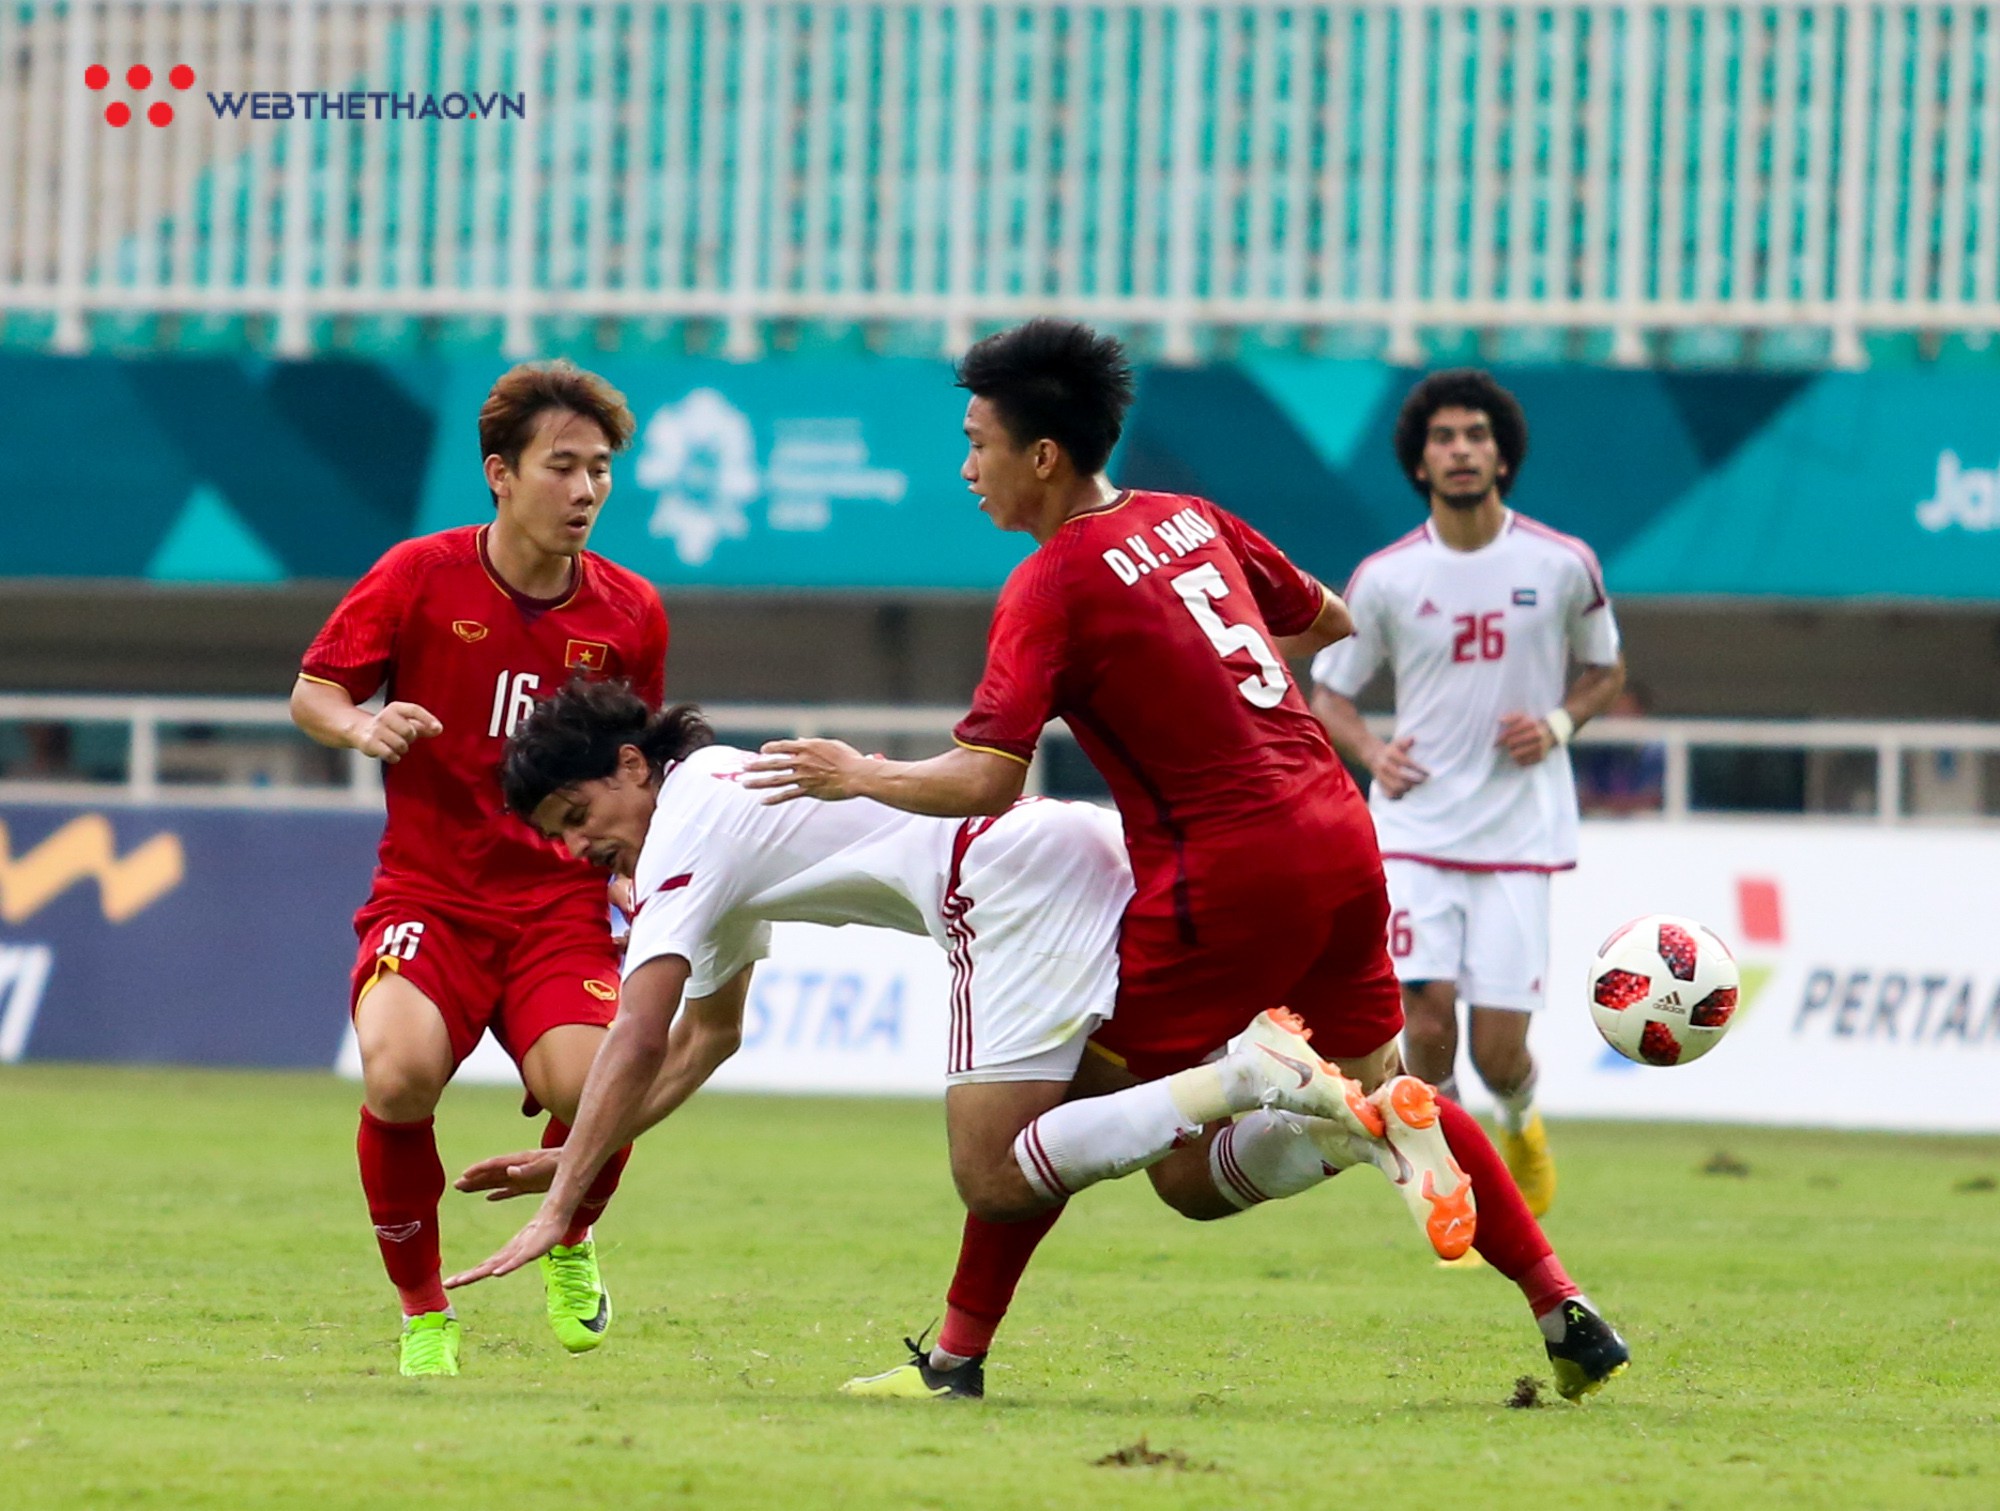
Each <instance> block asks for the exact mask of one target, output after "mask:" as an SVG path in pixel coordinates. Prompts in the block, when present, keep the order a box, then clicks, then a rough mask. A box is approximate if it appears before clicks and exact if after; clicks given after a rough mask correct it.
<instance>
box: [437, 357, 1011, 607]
mask: <svg viewBox="0 0 2000 1511" xmlns="http://www.w3.org/2000/svg"><path fill="white" fill-rule="evenodd" d="M578 360H579V361H581V362H583V363H585V365H588V366H590V367H592V368H594V369H595V370H597V371H599V372H602V373H603V374H604V376H605V377H607V378H608V379H610V380H611V382H613V383H614V384H616V385H617V386H618V387H619V388H620V389H621V390H622V391H623V392H624V394H625V395H626V399H627V402H628V403H629V404H630V405H631V408H632V413H633V416H634V418H635V420H636V421H637V425H638V431H637V434H636V435H635V436H634V438H633V442H632V446H631V449H630V450H629V451H628V452H626V453H625V454H624V455H623V456H621V457H619V458H618V459H617V460H616V462H615V463H614V464H613V473H612V479H613V491H612V495H611V501H610V504H609V505H608V507H607V508H606V509H605V511H604V513H603V515H602V516H601V517H600V518H599V521H598V525H597V530H596V532H595V533H594V534H593V535H592V537H591V548H592V549H593V550H596V551H601V552H602V553H603V554H605V555H606V556H608V557H610V558H611V559H612V560H614V561H616V562H618V563H619V564H621V565H622V566H626V567H629V568H631V569H632V570H633V571H635V572H638V573H640V574H641V575H642V576H644V577H646V578H648V579H650V580H651V581H653V582H657V583H662V584H669V585H673V584H678V585H685V586H714V587H765V588H769V587H777V588H786V587H806V588H829V589H845V588H862V589H878V588H943V589H965V590H979V591H989V592H990V591H991V590H992V589H993V588H994V587H995V586H997V585H998V584H999V583H1000V582H1002V581H1004V580H1005V578H1006V576H1007V574H1008V573H1009V572H1010V571H1012V570H1013V568H1014V566H1015V565H1016V564H1017V563H1018V562H1019V561H1020V560H1021V558H1022V557H1024V556H1025V555H1026V554H1027V552H1028V548H1029V546H1030V544H1031V543H1030V542H1029V541H1028V540H1027V538H1026V537H1024V536H1020V535H1008V534H1004V533H1003V532H1001V531H999V530H996V529H995V528H994V527H993V525H992V524H991V523H990V522H989V521H988V520H987V519H986V517H985V516H984V515H983V514H981V513H980V512H979V506H978V500H977V499H976V498H974V497H973V495H972V494H971V493H970V492H969V491H967V489H966V486H965V482H964V480H963V479H962V478H961V477H960V476H959V468H960V466H961V465H962V464H963V462H964V460H965V437H964V434H963V432H962V430H961V428H960V426H961V424H962V421H963V419H964V413H965V400H966V396H965V393H964V391H963V390H961V389H958V388H955V387H954V386H953V375H952V370H951V367H950V365H949V364H947V363H943V362H931V361H918V360H909V359H897V358H867V359H852V360H849V359H842V358H826V359H817V358H795V359H790V360H787V361H782V362H761V363H750V364H738V363H727V362H721V361H710V360H706V359H687V360H681V361H673V362H660V361H646V360H640V361H630V360H627V361H616V360H612V361H607V360H604V359H602V358H597V357H594V356H593V355H592V354H590V353H580V354H578ZM493 377H494V371H493V369H492V368H491V367H490V366H487V365H482V364H478V363H470V362H466V363H455V364H453V370H452V378H451V383H450V388H449V391H448V392H447V394H446V395H445V397H444V400H443V402H442V403H441V405H440V407H439V427H440V433H441V434H446V435H449V434H453V433H463V434H470V433H472V432H473V431H474V430H475V428H476V425H477V415H478V411H479V404H480V401H481V400H482V399H483V398H484V397H485V393H486V388H487V385H489V384H490V383H491V382H492V379H493ZM491 517H492V505H491V503H490V502H489V501H488V499H487V497H486V493H485V489H484V486H483V484H482V483H481V481H480V478H479V475H478V473H477V471H476V470H475V469H473V468H471V467H469V466H467V465H466V464H465V461H464V457H463V454H462V452H461V451H460V450H459V449H457V448H454V447H438V448H436V449H435V450H434V452H433V455H432V458H431V465H430V469H429V473H428V476H427V478H426V481H425V487H424V494H423V503H422V506H421V508H420V509H419V514H418V519H417V521H416V525H415V529H414V530H413V532H412V533H418V534H421V533H423V532H425V531H428V530H438V529H444V528H446V527H448V526H451V525H458V524H470V523H477V522H481V521H483V520H485V519H489V518H491Z"/></svg>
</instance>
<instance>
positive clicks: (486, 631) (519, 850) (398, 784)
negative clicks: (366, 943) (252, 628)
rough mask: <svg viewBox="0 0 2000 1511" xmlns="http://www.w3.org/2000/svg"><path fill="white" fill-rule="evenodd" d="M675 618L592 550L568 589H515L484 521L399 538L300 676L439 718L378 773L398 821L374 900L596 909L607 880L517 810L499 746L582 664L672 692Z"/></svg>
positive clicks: (341, 610)
mask: <svg viewBox="0 0 2000 1511" xmlns="http://www.w3.org/2000/svg"><path fill="white" fill-rule="evenodd" d="M666 656H667V615H666V610H665V609H663V608H662V607H661V606H660V595H659V594H658V593H656V592H655V591H654V590H653V588H652V585H651V584H650V583H648V582H647V581H646V580H645V579H644V578H642V577H639V576H637V575H636V574H635V573H632V572H628V571H626V570H625V569H624V568H623V567H620V566H617V565H615V564H614V563H612V562H609V561H606V560H605V559H604V558H603V557H601V556H598V555H595V554H594V553H591V552H585V553H584V554H583V555H582V556H580V557H578V558H577V570H576V576H575V579H574V581H573V582H572V584H571V588H570V591H569V592H568V593H567V594H566V595H564V596H563V597H562V598H559V599H554V600H550V601H541V600H537V599H532V598H527V597H524V596H523V595H521V594H519V593H516V592H515V591H514V590H513V589H512V588H510V587H508V586H507V584H506V583H505V582H503V581H502V580H501V578H500V576H499V575H498V574H497V573H496V572H494V571H493V569H492V566H491V564H490V563H489V562H488V561H487V559H486V532H485V528H484V527H483V526H472V525H467V526H464V527H462V528H460V529H456V530H445V531H442V532H441V533H439V534H436V535H424V536H419V537H418V538H417V539H415V540H407V541H404V542H403V543H402V544H401V545H399V546H397V547H395V548H394V549H393V550H391V551H390V552H389V553H388V554H387V555H385V556H384V557H383V558H382V559H381V560H380V561H378V562H377V563H375V565H374V566H373V567H372V568H371V569H370V570H369V572H368V575H367V576H366V577H363V578H362V579H361V581H359V582H358V583H356V584H355V585H354V587H353V590H352V591H350V592H349V593H348V595H347V596H346V597H345V598H343V599H342V600H341V601H340V606H339V607H338V608H336V609H335V610H334V611H333V617H332V618H330V619H328V620H327V622H326V625H325V626H324V628H322V629H321V630H320V632H319V635H318V637H317V638H316V639H315V640H314V641H313V643H312V647H311V649H309V650H308V651H307V652H306V655H305V662H304V665H303V667H302V671H303V674H304V675H305V676H307V677H311V678H314V679H316V680H318V681H322V682H330V683H333V684H334V685H335V686H338V687H342V688H345V689H346V690H347V694H348V696H349V697H351V698H353V699H354V700H355V701H356V702H357V703H358V702H360V701H361V700H362V699H364V698H367V697H368V696H370V695H371V694H372V693H374V692H375V690H376V689H377V688H383V689H385V693H384V696H385V697H386V698H387V699H388V700H389V701H391V702H396V701H401V702H406V703H416V704H419V705H421V706H422V707H424V708H426V709H428V710H430V712H431V713H433V714H435V715H436V716H437V718H438V722H439V723H441V724H443V725H444V733H443V734H441V735H436V736H434V737H432V738H431V739H428V740H419V741H417V742H416V743H415V744H414V745H412V746H411V747H410V752H409V754H408V755H406V756H404V757H403V758H402V760H400V761H398V762H397V763H396V764H395V765H393V766H384V767H383V769H382V781H383V786H384V788H385V789H386V792H387V796H388V807H389V820H388V823H387V825H386V826H385V827H384V828H383V831H382V848H381V852H380V863H379V866H378V868H377V870H376V873H375V892H376V894H377V895H379V894H381V893H382V892H384V891H396V892H400V893H404V894H407V895H411V896H414V897H418V898H421V899H426V900H430V901H435V902H438V903H440V904H443V905H446V906H452V905H456V906H458V907H461V908H463V907H465V906H467V905H473V906H476V907H478V908H479V909H480V910H481V911H493V910H498V911H501V912H503V913H528V912H535V911H540V910H541V909H543V908H546V907H549V906H551V905H553V904H555V903H557V902H560V901H563V900H565V899H567V898H569V897H572V896H575V895H577V894H580V893H595V894H596V895H597V897H598V899H599V900H600V901H601V900H602V895H603V890H604V884H605V874H604V873H603V872H602V871H600V870H597V869H596V868H595V867H592V866H589V865H586V864H585V863H583V862H582V861H579V860H575V859H573V858H571V857H570V856H569V855H568V854H566V853H565V852H564V851H563V850H562V848H561V847H560V846H556V845H552V844H551V843H550V842H549V841H548V840H546V839H544V838H542V837H541V836H539V835H537V834H536V833H535V831H534V830H533V829H531V828H530V827H529V826H528V825H527V824H525V823H523V822H522V821H521V820H520V819H518V818H515V817H513V816H512V815H511V814H509V813H507V811H506V805H505V803H504V802H503V801H502V800H501V796H500V770H499V768H500V753H501V750H502V748H503V747H504V746H505V743H506V739H507V735H508V733H509V732H510V731H511V730H512V729H513V727H514V726H515V725H516V724H517V723H519V722H520V720H521V718H522V716H523V715H524V714H526V713H527V711H528V709H529V708H530V707H531V706H532V705H533V702H534V700H535V699H536V698H537V697H544V696H547V695H548V694H550V693H552V692H554V691H555V690H556V689H557V688H559V687H561V686H562V684H563V683H564V682H566V681H567V680H568V679H569V678H570V677H571V676H572V675H574V674H575V671H576V670H577V669H579V668H581V669H583V670H586V671H589V672H592V673H598V674H601V675H604V676H611V677H625V678H628V679H629V680H630V681H631V683H632V686H633V689H634V690H635V691H636V692H637V693H638V694H639V696H640V697H642V698H644V699H645V700H646V702H647V703H648V704H649V705H651V706H653V707H658V706H659V703H660V699H661V697H662V696H663V694H664V690H665V680H666Z"/></svg>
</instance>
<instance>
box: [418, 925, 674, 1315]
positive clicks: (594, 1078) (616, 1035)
mask: <svg viewBox="0 0 2000 1511" xmlns="http://www.w3.org/2000/svg"><path fill="white" fill-rule="evenodd" d="M687 980H688V962H687V961H686V960H684V959H683V958H682V957H681V956H679V955H662V956H660V957H659V958H658V959H655V960H649V961H647V962H646V963H645V964H644V965H643V966H641V967H640V968H639V969H638V970H636V971H634V972H633V973H632V974H631V975H630V976H628V977H626V979H625V985H624V989H623V990H622V991H621V992H620V994H619V1003H618V1017H617V1020H616V1021H615V1022H614V1023H612V1025H611V1031H610V1032H609V1033H607V1034H606V1035H605V1036H604V1043H603V1045H602V1046H601V1047H600V1048H599V1049H598V1051H597V1058H596V1059H595V1060H594V1061H593V1062H592V1063H591V1067H590V1075H589V1076H588V1078H586V1079H585V1081H584V1083H583V1100H582V1102H581V1104H580V1105H579V1106H578V1108H577V1110H576V1122H575V1124H574V1125H573V1126H572V1127H571V1129H570V1134H569V1138H568V1139H567V1140H566V1141H565V1142H564V1144H563V1148H562V1160H561V1163H560V1165H559V1167H558V1169H557V1171H556V1178H555V1184H553V1185H552V1186H550V1187H549V1194H548V1195H547V1196H545V1197H544V1198H543V1199H542V1205H541V1208H540V1209H539V1210H538V1211H537V1212H536V1213H535V1215H534V1217H533V1218H531V1219H530V1220H529V1222H528V1224H527V1226H526V1227H524V1228H522V1229H521V1231H520V1232H519V1233H516V1234H515V1235H514V1237H513V1238H512V1240H510V1241H509V1242H508V1243H507V1245H506V1246H505V1247H504V1248H502V1249H501V1250H500V1251H499V1252H498V1253H496V1254H495V1255H494V1256H493V1257H492V1258H491V1259H488V1260H487V1261H486V1262H485V1263H484V1264H480V1265H475V1266H474V1267H473V1268H471V1269H469V1270H466V1271H464V1272H463V1273H461V1274H457V1275H454V1276H452V1277H451V1278H450V1279H449V1280H447V1281H446V1282H445V1286H446V1287H447V1288H451V1287H456V1286H462V1285H471V1284H472V1283H473V1282H474V1281H477V1280H484V1279H486V1278H487V1277H488V1276H491V1275H507V1274H511V1273H512V1272H513V1271H515V1270H518V1269H520V1268H521V1266H522V1265H525V1264H529V1263H532V1262H533V1261H534V1260H537V1259H539V1258H541V1257H542V1255H544V1254H546V1253H548V1252H549V1250H550V1249H552V1248H554V1247H555V1246H556V1245H557V1244H558V1243H560V1242H562V1236H563V1232H564V1230H565V1229H566V1228H568V1226H569V1223H570V1219H571V1218H573V1217H574V1216H575V1215H576V1210H577V1208H578V1207H579V1206H580V1205H581V1204H582V1202H583V1198H584V1194H585V1192H587V1191H588V1190H589V1189H590V1183H591V1182H592V1181H593V1180H595V1179H596V1178H597V1172H598V1171H599V1170H601V1169H603V1168H604V1162H605V1161H606V1160H608V1159H610V1158H611V1156H612V1154H613V1153H614V1152H615V1151H617V1150H618V1149H620V1148H622V1147H623V1146H624V1145H626V1144H628V1143H630V1142H631V1141H632V1138H633V1135H634V1134H635V1132H636V1131H637V1129H638V1128H639V1126H640V1122H639V1120H640V1114H641V1112H642V1111H643V1109H644V1107H645V1102H646V1096H647V1093H648V1092H649V1091H650V1090H651V1089H652V1085H653V1082H654V1081H655V1080H656V1079H657V1078H658V1076H659V1074H660V1067H661V1066H662V1065H664V1064H665V1063H666V1058H667V1049H668V1038H669V1035H670V1033H671V1029H672V1025H673V1020H674V1013H675V1011H676V1010H677V1009H678V1008H679V1006H680V1002H681V993H682V991H683V990H685V989H686V987H687Z"/></svg>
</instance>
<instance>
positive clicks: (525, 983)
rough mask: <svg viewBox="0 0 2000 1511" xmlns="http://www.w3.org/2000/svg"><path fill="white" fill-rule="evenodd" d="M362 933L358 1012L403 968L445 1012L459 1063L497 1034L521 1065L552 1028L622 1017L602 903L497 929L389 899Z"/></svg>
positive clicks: (358, 926)
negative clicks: (487, 1034)
mask: <svg viewBox="0 0 2000 1511" xmlns="http://www.w3.org/2000/svg"><path fill="white" fill-rule="evenodd" d="M354 932H355V934H356V935H357V936H358V937H359V939H360V942H361V943H360V949H359V951H358V952H357V954H356V955H355V957H354V975H353V978H352V986H351V991H350V994H349V997H348V1001H349V1010H350V1011H352V1010H353V1008H354V1007H356V1006H359V1005H360V1002H361V998H362V997H363V996H364V995H365V994H366V993H367V991H368V989H369V987H371V986H373V985H374V984H375V982H376V981H377V980H378V979H380V977H381V975H382V973H383V972H385V971H394V972H395V973H396V974H397V975H399V976H401V977H402V978H403V979H404V980H406V981H408V982H409V983H410V984H411V985H412V986H414V987H415V988H416V989H417V990H418V991H420V992H422V993H423V994H424V995H425V996H426V997H428V998H430V1000H431V1001H432V1002H433V1003H435V1004H436V1006H437V1010H438V1012H439V1013H441V1014H442V1015H443V1017H444V1026H445V1029H446V1031H447V1032H448V1033H449V1034H450V1035H451V1057H452V1064H453V1065H454V1066H457V1065H459V1064H461V1063H463V1062H464V1060H465V1057H466V1056H467V1055H469V1054H471V1053H472V1051H473V1047H474V1046H475V1045H477V1044H478V1043H479V1036H480V1034H481V1033H482V1032H484V1031H485V1030H486V1029H489V1028H490V1029H492V1030H493V1037H494V1038H496V1039H498V1040H499V1041H500V1044H501V1047H502V1048H504V1049H505V1050H506V1051H507V1053H508V1054H509V1055H511V1056H513V1059H514V1063H515V1064H517V1065H518V1064H519V1063H520V1061H521V1057H522V1056H523V1055H525V1054H526V1053H527V1052H528V1051H529V1049H531V1048H532V1047H533V1046H534V1043H535V1041H536V1040H537V1039H539V1038H541V1036H542V1035H543V1034H545V1033H547V1032H548V1031H549V1030H550V1029H552V1028H558V1027H561V1026H562V1025H564V1024H568V1023H589V1024H594V1025H596V1026H597V1027H600V1028H602V1027H604V1026H606V1025H608V1024H609V1023H610V1022H611V1020H612V1018H613V1017H614V1016H615V1015H616V1014H617V1012H618V977H619V961H618V951H617V950H616V949H615V948H614V947H613V946H612V943H611V926H610V924H609V922H608V921H607V919H606V917H605V914H604V910H603V908H602V906H601V905H592V906H589V907H578V906H574V905H570V906H565V907H561V908H558V909H557V910H556V911H555V912H553V913H552V914H551V915H549V916H548V917H546V918H540V919H536V920H535V921H534V922H533V923H531V924H528V925H525V926H523V925H519V924H513V923H508V924H504V925H498V926H496V925H495V924H494V923H492V922H491V921H488V920H474V919H469V918H467V917H466V916H465V915H463V914H461V913H458V912H456V911H447V910H445V909H442V908H440V907H438V906H437V905H436V904H434V903H426V902H412V901H408V900H406V899H402V898H398V897H396V896H395V895H394V894H390V895H386V896H378V897H371V898H369V899H368V901H367V902H366V903H365V904H364V905H363V906H362V909H361V911H360V912H359V913H356V914H355V915H354Z"/></svg>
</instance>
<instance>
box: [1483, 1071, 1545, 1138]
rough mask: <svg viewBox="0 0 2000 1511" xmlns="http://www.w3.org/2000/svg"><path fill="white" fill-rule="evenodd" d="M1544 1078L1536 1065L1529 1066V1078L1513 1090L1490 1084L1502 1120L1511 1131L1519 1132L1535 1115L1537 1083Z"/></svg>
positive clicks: (1504, 1125) (1489, 1088)
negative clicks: (1494, 1086)
mask: <svg viewBox="0 0 2000 1511" xmlns="http://www.w3.org/2000/svg"><path fill="white" fill-rule="evenodd" d="M1541 1078H1542V1073H1541V1070H1540V1069H1539V1068H1538V1067H1536V1066H1532V1065H1531V1066H1529V1067H1528V1078H1527V1079H1526V1080H1525V1081H1523V1082H1521V1084H1520V1085H1519V1086H1516V1087H1515V1088H1514V1089H1513V1090H1512V1091H1498V1090H1495V1089H1494V1088H1493V1087H1491V1086H1489V1087H1487V1088H1486V1089H1487V1090H1488V1091H1491V1092H1493V1097H1494V1100H1495V1101H1497V1102H1499V1104H1500V1122H1501V1125H1502V1126H1503V1127H1505V1128H1506V1130H1507V1131H1508V1132H1509V1133H1519V1132H1520V1131H1521V1130H1522V1129H1523V1128H1525V1127H1527V1126H1528V1119H1529V1118H1531V1117H1533V1116H1534V1115H1535V1083H1536V1082H1537V1081H1539V1080H1541Z"/></svg>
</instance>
